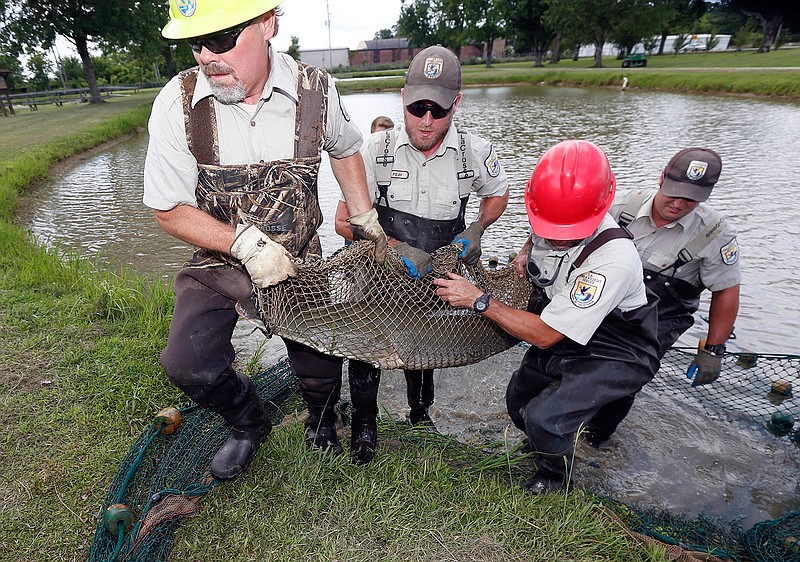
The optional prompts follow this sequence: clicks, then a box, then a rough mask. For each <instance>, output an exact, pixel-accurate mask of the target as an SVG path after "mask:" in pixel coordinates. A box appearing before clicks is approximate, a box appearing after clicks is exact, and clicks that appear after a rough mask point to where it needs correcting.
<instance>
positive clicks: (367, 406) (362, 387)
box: [347, 360, 381, 464]
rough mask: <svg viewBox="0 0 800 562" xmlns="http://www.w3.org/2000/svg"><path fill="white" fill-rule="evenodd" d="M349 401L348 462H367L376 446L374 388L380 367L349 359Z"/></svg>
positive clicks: (376, 427) (376, 413)
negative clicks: (351, 408)
mask: <svg viewBox="0 0 800 562" xmlns="http://www.w3.org/2000/svg"><path fill="white" fill-rule="evenodd" d="M347 373H348V380H349V382H350V400H351V402H352V404H353V422H352V424H351V425H350V427H351V435H350V462H352V463H353V464H367V463H369V462H370V461H371V460H372V458H373V457H374V456H375V449H376V447H377V445H378V421H377V419H378V387H379V386H380V380H381V370H380V369H378V368H377V367H373V366H372V365H370V364H369V363H363V362H361V361H353V360H351V361H349V362H348V365H347Z"/></svg>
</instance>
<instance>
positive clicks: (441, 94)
mask: <svg viewBox="0 0 800 562" xmlns="http://www.w3.org/2000/svg"><path fill="white" fill-rule="evenodd" d="M459 92H461V63H460V62H459V60H458V59H457V58H456V56H455V55H454V54H453V53H452V52H451V51H450V50H449V49H446V48H445V47H442V46H441V45H434V46H433V47H428V48H427V49H423V50H422V51H420V52H419V53H417V55H416V56H415V57H414V60H412V61H411V66H409V67H408V73H407V74H406V83H405V87H404V88H403V103H404V104H405V105H409V104H412V103H414V102H418V101H424V100H429V101H432V102H434V103H436V104H438V105H439V106H440V107H442V108H444V109H448V108H450V107H452V106H453V103H455V101H456V98H457V97H458V94H459Z"/></svg>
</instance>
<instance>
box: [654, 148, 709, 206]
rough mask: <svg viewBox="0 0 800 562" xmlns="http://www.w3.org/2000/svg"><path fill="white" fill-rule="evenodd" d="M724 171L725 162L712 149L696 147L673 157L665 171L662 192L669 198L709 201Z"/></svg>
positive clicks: (686, 149)
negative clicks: (723, 163)
mask: <svg viewBox="0 0 800 562" xmlns="http://www.w3.org/2000/svg"><path fill="white" fill-rule="evenodd" d="M721 171H722V159H721V158H720V157H719V154H717V153H716V152H714V151H713V150H711V149H709V148H700V147H698V146H692V147H689V148H684V149H683V150H681V151H680V152H678V153H677V154H676V155H675V156H673V157H672V160H670V161H669V163H668V164H667V167H666V168H664V181H663V183H662V184H661V190H662V191H663V192H664V195H666V196H668V197H683V198H685V199H691V200H692V201H705V200H706V199H708V197H709V196H710V195H711V190H712V189H713V188H714V184H716V183H717V180H719V174H720V172H721Z"/></svg>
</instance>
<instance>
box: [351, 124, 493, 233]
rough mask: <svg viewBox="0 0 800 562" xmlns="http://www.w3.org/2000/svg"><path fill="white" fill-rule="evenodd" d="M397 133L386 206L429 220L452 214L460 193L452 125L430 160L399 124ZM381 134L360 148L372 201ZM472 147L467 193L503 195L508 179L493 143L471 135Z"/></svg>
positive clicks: (376, 193) (457, 207)
mask: <svg viewBox="0 0 800 562" xmlns="http://www.w3.org/2000/svg"><path fill="white" fill-rule="evenodd" d="M396 132H397V140H396V141H395V149H394V158H395V161H394V164H393V165H392V183H391V185H390V186H389V189H388V199H389V207H391V208H392V209H396V210H398V211H403V212H406V213H411V214H413V215H416V216H418V217H422V218H426V219H432V220H452V219H455V218H457V217H458V213H459V211H460V209H461V197H460V196H459V186H458V179H457V178H456V168H455V164H454V158H455V157H456V156H458V155H460V151H459V147H458V131H457V130H456V126H455V125H454V124H451V126H450V129H449V130H448V131H447V135H446V136H445V138H444V140H443V141H442V144H441V146H440V147H439V148H438V150H437V151H436V153H434V154H433V155H432V156H431V157H430V158H426V157H425V155H424V154H422V153H421V152H420V151H419V150H417V149H416V148H414V147H413V146H411V142H410V140H409V138H408V134H407V133H406V131H405V128H403V127H402V126H401V127H398V129H397V131H396ZM385 136H386V133H385V132H383V131H379V132H376V133H373V134H372V135H371V136H370V137H368V138H367V141H366V142H365V143H364V146H363V147H362V149H361V154H362V156H363V157H364V165H365V166H366V168H367V187H368V189H369V190H370V193H371V195H372V202H373V203H375V202H376V201H377V200H378V197H379V195H380V193H379V191H378V184H377V180H376V177H375V170H376V168H377V166H378V164H377V163H376V158H377V157H379V156H382V155H383V147H384V142H383V141H384V139H385ZM471 147H472V152H473V162H474V163H475V164H474V165H475V171H476V174H475V177H474V179H473V180H472V187H471V189H472V191H473V192H475V193H476V194H477V195H478V196H479V197H494V196H499V195H503V194H504V193H505V192H506V190H508V179H507V178H506V173H505V170H503V167H502V165H501V164H500V162H499V161H498V159H497V155H496V154H495V151H494V148H493V147H492V144H491V143H490V142H489V141H487V140H485V139H483V138H481V137H478V136H476V135H471Z"/></svg>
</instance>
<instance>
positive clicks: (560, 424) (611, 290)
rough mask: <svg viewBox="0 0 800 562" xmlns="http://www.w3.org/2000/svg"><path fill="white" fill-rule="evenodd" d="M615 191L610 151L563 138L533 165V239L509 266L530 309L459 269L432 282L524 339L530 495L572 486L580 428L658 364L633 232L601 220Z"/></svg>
mask: <svg viewBox="0 0 800 562" xmlns="http://www.w3.org/2000/svg"><path fill="white" fill-rule="evenodd" d="M615 189H616V180H615V178H614V175H613V173H612V172H611V168H610V166H609V163H608V159H607V158H606V155H605V154H604V153H603V151H602V150H601V149H600V148H599V147H598V146H596V145H595V144H593V143H591V142H589V141H585V140H568V141H564V142H561V143H558V144H556V145H555V146H553V147H551V148H550V149H549V150H548V151H547V152H546V153H545V154H544V155H543V156H542V158H541V159H540V160H539V162H538V163H537V165H536V168H535V170H534V172H533V175H532V176H531V178H530V180H529V181H528V184H527V186H526V189H525V207H526V209H527V212H528V218H529V221H530V225H531V229H532V230H533V233H532V234H531V236H530V237H529V238H528V240H527V241H526V242H525V244H524V245H523V247H522V249H521V250H520V252H519V254H518V255H517V258H515V260H514V262H513V264H514V267H515V268H516V269H517V272H518V273H519V274H520V275H524V274H525V273H527V275H528V276H529V278H530V279H531V280H532V281H533V283H534V285H535V286H534V292H533V295H532V297H531V299H530V302H529V304H528V309H527V310H517V309H515V308H511V307H509V306H507V305H505V304H503V303H502V302H500V301H498V300H496V299H494V298H492V297H491V295H488V294H486V293H484V292H483V291H482V290H481V289H479V288H478V287H476V286H474V285H473V284H472V283H471V282H470V281H468V280H467V279H465V278H463V277H460V276H458V275H456V274H454V273H448V274H447V278H446V279H445V278H440V279H435V280H434V283H435V284H436V285H437V286H438V287H439V288H438V289H437V290H436V294H437V295H439V296H440V297H441V298H442V299H443V300H445V301H446V302H448V303H450V304H451V305H452V306H454V307H457V308H467V309H471V310H473V311H474V312H475V313H476V314H480V315H482V316H483V317H484V318H486V319H487V320H490V321H492V322H494V323H495V324H497V325H498V326H499V327H500V328H502V329H503V330H505V331H506V332H508V333H509V334H510V335H512V336H514V337H516V338H519V339H521V340H523V341H526V342H528V343H530V344H531V347H530V348H529V349H528V351H527V352H526V353H525V357H524V358H523V360H522V364H521V365H520V367H519V369H517V370H516V371H515V372H514V373H513V375H512V376H511V380H510V381H509V383H508V388H507V389H506V406H507V409H508V414H509V416H510V417H511V420H512V421H513V423H514V425H515V426H516V427H518V428H519V429H521V430H522V431H524V432H525V434H526V435H527V439H528V447H529V448H530V449H531V450H532V451H533V453H534V458H535V460H536V462H537V465H538V469H537V471H536V473H535V474H534V475H533V477H532V478H531V479H530V480H529V481H527V482H525V483H524V484H523V487H524V488H525V489H526V490H527V491H529V492H530V493H532V494H542V493H547V492H553V491H558V490H561V489H564V488H565V487H567V486H568V485H569V484H570V482H571V462H572V457H573V447H574V442H575V435H576V433H577V432H579V431H581V429H582V428H583V427H584V426H585V425H586V424H587V423H588V422H589V420H591V419H592V417H593V416H594V414H595V413H596V412H597V411H598V410H599V409H600V408H601V407H602V406H603V405H604V404H607V403H609V402H613V401H615V400H617V399H619V398H621V397H623V396H628V395H630V394H633V393H635V392H637V391H638V390H639V389H640V388H641V387H642V386H644V385H645V384H647V383H648V382H649V381H650V380H652V378H653V377H654V376H655V373H656V371H657V370H658V367H659V361H658V340H657V320H658V319H657V310H656V299H654V298H653V299H650V298H648V293H647V291H646V288H645V285H644V281H643V280H642V265H641V261H640V260H639V255H638V254H637V252H636V247H635V246H634V245H633V241H632V240H631V238H630V234H629V233H628V232H627V231H625V230H624V229H622V228H620V227H619V226H617V224H616V223H615V222H614V219H612V218H611V216H610V215H608V213H607V211H608V209H609V207H610V206H611V202H612V200H613V197H614V192H615Z"/></svg>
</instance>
